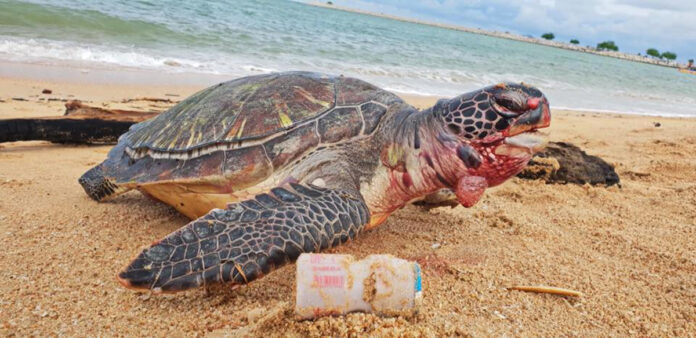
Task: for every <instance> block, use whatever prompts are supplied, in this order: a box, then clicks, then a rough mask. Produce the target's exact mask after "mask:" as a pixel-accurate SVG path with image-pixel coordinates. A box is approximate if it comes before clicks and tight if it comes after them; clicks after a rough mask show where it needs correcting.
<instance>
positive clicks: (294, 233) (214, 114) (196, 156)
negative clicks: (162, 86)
mask: <svg viewBox="0 0 696 338" xmlns="http://www.w3.org/2000/svg"><path fill="white" fill-rule="evenodd" d="M550 119H551V115H550V111H549V105H548V101H547V99H546V97H545V96H544V95H543V94H542V93H541V92H540V91H539V90H537V89H535V88H533V87H530V86H527V85H525V84H511V83H501V84H498V85H494V86H490V87H486V88H483V89H480V90H476V91H473V92H470V93H467V94H463V95H460V96H457V97H455V98H452V99H441V100H439V101H437V103H436V104H435V105H434V106H433V107H431V108H428V109H425V110H417V109H415V108H414V107H412V106H410V105H408V104H406V103H405V102H404V101H403V100H401V99H400V98H399V97H398V96H396V95H394V94H392V93H390V92H388V91H385V90H382V89H380V88H378V87H376V86H374V85H371V84H369V83H367V82H364V81H361V80H358V79H355V78H350V77H344V76H329V75H324V74H318V73H308V72H286V73H274V74H267V75H258V76H250V77H244V78H240V79H236V80H233V81H229V82H224V83H220V84H218V85H215V86H212V87H210V88H207V89H205V90H203V91H201V92H198V93H197V94H194V95H193V96H191V97H189V98H187V99H185V100H183V101H182V102H181V103H179V104H177V105H176V106H174V107H172V108H171V109H169V110H167V111H166V112H164V113H161V114H159V115H158V116H157V117H155V118H153V119H151V120H148V121H145V122H142V123H139V124H136V125H133V126H132V127H131V128H130V130H129V131H128V132H127V133H125V134H123V135H122V136H121V137H120V138H119V141H118V144H117V145H116V146H115V147H114V148H113V149H112V150H111V151H110V152H109V154H108V157H107V159H106V160H105V161H104V162H102V163H101V164H99V165H97V166H95V167H94V168H92V169H90V170H89V171H87V172H86V173H85V174H84V175H83V176H82V177H81V178H80V180H79V182H80V184H82V186H83V187H84V189H85V191H86V192H87V194H88V195H89V196H90V197H92V198H93V199H95V200H97V201H103V200H105V199H107V198H112V197H114V196H116V195H119V194H121V193H124V192H126V191H128V190H131V189H138V190H140V191H141V192H143V193H145V194H147V195H149V196H152V197H153V198H155V199H157V200H160V201H162V202H164V203H167V204H169V205H171V206H173V207H174V208H176V209H177V210H178V211H180V212H181V213H183V214H184V215H186V216H188V217H189V218H191V219H194V220H193V221H192V222H190V223H189V224H187V225H186V226H184V227H183V228H181V229H179V230H177V231H175V232H173V233H172V234H170V235H168V236H167V237H165V238H164V239H162V240H160V241H158V242H155V243H154V244H152V245H151V246H150V247H148V248H147V249H144V250H143V251H142V252H141V253H140V254H139V255H138V256H137V257H136V258H135V260H133V261H132V262H131V263H130V264H129V265H128V266H127V267H126V268H125V270H123V271H122V272H121V273H120V274H119V275H118V279H119V281H120V282H121V283H122V284H123V285H125V286H127V287H129V288H135V289H151V290H153V291H156V292H173V291H179V290H184V289H189V288H193V287H198V286H201V285H206V284H212V283H230V284H232V285H241V284H246V283H249V282H251V281H252V280H254V279H257V278H259V277H261V276H263V275H265V274H268V273H269V272H270V271H271V270H273V269H274V268H277V267H279V266H281V265H283V264H285V263H287V262H292V261H294V260H295V259H296V258H297V257H298V256H299V255H300V253H302V252H316V251H320V250H322V249H326V248H330V247H333V246H336V245H338V244H341V243H344V242H346V241H348V240H350V239H352V238H354V237H355V236H356V235H357V234H358V233H360V232H363V231H365V230H367V229H370V228H372V227H375V226H377V225H378V224H380V223H382V222H384V220H385V219H386V218H387V216H389V214H391V213H392V212H394V211H395V210H397V209H399V208H401V207H403V206H404V205H405V204H407V203H409V202H413V201H415V200H418V199H422V198H423V197H424V196H427V195H431V197H432V198H430V199H429V200H431V201H432V200H434V201H439V200H442V198H441V197H442V196H443V194H441V193H440V191H441V190H442V189H451V191H453V192H454V194H453V196H456V199H457V200H458V202H459V203H461V204H462V205H464V206H466V207H470V206H472V205H474V204H475V203H476V202H477V201H478V200H479V198H480V197H481V195H482V194H483V191H484V190H485V189H486V188H487V187H491V186H495V185H498V184H500V183H502V182H503V181H505V180H506V179H508V178H509V177H511V176H513V175H515V174H516V173H518V172H519V171H520V170H521V169H522V168H523V167H524V166H525V165H526V163H527V161H528V160H529V159H530V158H531V155H532V153H534V152H535V151H537V150H539V149H540V147H541V146H542V142H541V141H540V140H539V139H538V138H536V137H534V136H533V134H535V133H536V132H535V131H536V130H537V129H538V128H543V127H547V126H549V124H550Z"/></svg>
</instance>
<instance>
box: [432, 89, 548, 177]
mask: <svg viewBox="0 0 696 338" xmlns="http://www.w3.org/2000/svg"><path fill="white" fill-rule="evenodd" d="M433 113H434V114H435V115H436V117H437V118H438V119H439V120H440V121H441V122H442V123H443V125H444V127H445V128H444V129H445V133H447V134H448V135H449V137H451V138H452V139H455V140H457V142H458V143H459V145H458V147H457V155H458V156H459V157H460V159H461V160H462V161H463V162H464V163H465V164H466V166H467V167H468V168H469V169H468V172H467V175H470V176H480V177H484V178H486V179H487V181H488V185H489V186H493V185H497V184H500V183H502V182H503V181H505V180H506V179H507V178H509V177H510V176H512V175H515V174H516V173H517V172H518V171H519V170H521V169H522V168H523V167H524V165H526V163H527V161H528V160H529V159H530V158H531V156H532V154H533V153H534V152H535V151H538V150H540V148H541V147H543V142H541V140H540V139H539V138H538V137H536V136H532V135H533V134H536V133H533V132H534V131H536V130H537V129H540V128H545V127H548V126H549V125H550V122H551V114H550V110H549V103H548V100H547V99H546V97H545V96H544V94H542V93H541V91H539V90H538V89H536V88H534V87H530V86H527V85H525V84H513V83H501V84H498V85H495V86H490V87H486V88H483V89H480V90H477V91H473V92H470V93H466V94H463V95H460V96H457V97H455V98H453V99H450V100H440V101H438V103H437V104H436V105H435V107H434V108H433Z"/></svg>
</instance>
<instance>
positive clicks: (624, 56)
mask: <svg viewBox="0 0 696 338" xmlns="http://www.w3.org/2000/svg"><path fill="white" fill-rule="evenodd" d="M301 3H303V4H305V5H309V6H314V7H320V8H327V9H333V10H337V11H344V12H350V13H355V14H362V15H368V16H374V17H378V18H383V19H390V20H396V21H402V22H408V23H414V24H418V25H425V26H432V27H438V28H444V29H450V30H456V31H460V32H466V33H471V34H478V35H485V36H490V37H494V38H500V39H507V40H513V41H520V42H526V43H530V44H535V45H540V46H547V47H553V48H560V49H565V50H570V51H574V52H580V53H587V54H594V55H599V56H606V57H611V58H616V59H621V60H626V61H633V62H640V63H647V64H652V65H655V66H662V67H668V68H677V69H682V68H685V67H686V64H681V63H679V62H677V61H664V60H659V59H654V58H651V57H648V56H644V55H635V54H628V53H624V52H614V51H599V50H596V49H594V48H592V47H583V46H576V45H572V44H570V43H565V42H558V41H552V40H544V39H540V38H535V37H527V36H523V35H518V34H513V33H509V32H498V31H490V30H485V29H480V28H471V27H464V26H459V25H454V24H445V23H436V22H430V21H424V20H418V19H412V18H405V17H400V16H394V15H389V14H383V13H374V12H370V11H364V10H360V9H355V8H350V7H345V6H338V5H335V4H334V5H328V4H325V3H323V2H317V1H309V2H301Z"/></svg>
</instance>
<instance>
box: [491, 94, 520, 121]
mask: <svg viewBox="0 0 696 338" xmlns="http://www.w3.org/2000/svg"><path fill="white" fill-rule="evenodd" d="M491 106H492V107H493V109H495V111H496V113H498V114H499V115H501V116H503V117H505V118H512V117H517V116H519V115H520V114H522V113H524V112H526V111H527V110H528V109H529V108H528V104H527V96H526V95H524V94H523V93H521V92H519V91H516V90H506V91H502V92H499V93H496V94H494V95H493V96H492V97H491Z"/></svg>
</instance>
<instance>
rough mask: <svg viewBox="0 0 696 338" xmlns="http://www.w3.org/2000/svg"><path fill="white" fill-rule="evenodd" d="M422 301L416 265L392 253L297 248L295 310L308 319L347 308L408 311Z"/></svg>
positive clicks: (389, 312)
mask: <svg viewBox="0 0 696 338" xmlns="http://www.w3.org/2000/svg"><path fill="white" fill-rule="evenodd" d="M421 301H422V283H421V272H420V266H419V265H418V263H416V262H410V261H407V260H404V259H400V258H396V257H394V256H391V255H371V256H368V257H366V258H365V259H362V260H359V261H356V260H355V259H354V258H353V256H351V255H333V254H302V255H300V257H299V258H298V260H297V286H296V302H295V313H296V314H297V316H298V317H299V318H302V319H310V318H316V317H321V316H327V315H342V314H346V313H349V312H356V311H361V312H370V313H376V314H379V315H385V316H395V315H400V316H412V315H414V314H415V313H417V311H418V308H419V307H420V305H421Z"/></svg>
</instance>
